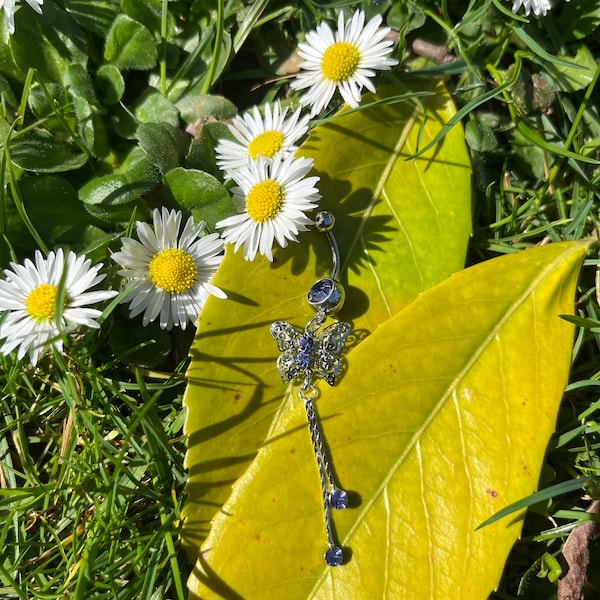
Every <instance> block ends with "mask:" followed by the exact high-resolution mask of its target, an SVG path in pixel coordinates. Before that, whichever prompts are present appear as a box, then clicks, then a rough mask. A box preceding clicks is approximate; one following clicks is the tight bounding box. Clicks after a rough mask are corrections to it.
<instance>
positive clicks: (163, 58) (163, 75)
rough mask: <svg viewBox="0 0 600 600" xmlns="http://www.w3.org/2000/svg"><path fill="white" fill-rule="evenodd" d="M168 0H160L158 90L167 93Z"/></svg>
mask: <svg viewBox="0 0 600 600" xmlns="http://www.w3.org/2000/svg"><path fill="white" fill-rule="evenodd" d="M168 7H169V0H163V1H162V14H161V18H160V91H161V94H162V95H163V96H165V97H166V95H167V18H168V16H169V10H168Z"/></svg>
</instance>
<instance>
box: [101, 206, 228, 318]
mask: <svg viewBox="0 0 600 600" xmlns="http://www.w3.org/2000/svg"><path fill="white" fill-rule="evenodd" d="M182 218H183V215H182V213H181V211H176V210H171V211H169V210H168V209H167V208H165V207H163V208H162V210H158V209H155V210H154V212H153V213H152V221H153V227H151V226H150V225H148V224H147V223H142V222H138V223H136V229H137V232H138V237H139V238H140V241H139V242H138V241H137V240H133V239H131V238H123V239H122V240H121V242H122V244H121V250H120V251H119V252H115V253H114V254H113V255H112V259H113V260H114V261H115V262H117V263H118V264H119V265H121V266H122V267H123V269H121V270H120V271H118V272H119V274H120V275H122V276H123V277H125V278H126V279H128V280H129V282H132V283H134V284H135V285H134V286H133V288H132V289H131V291H130V292H129V294H127V296H126V297H125V298H124V300H123V301H124V302H129V315H130V316H131V317H135V316H137V315H139V314H142V324H143V325H144V326H146V325H148V324H149V323H151V322H152V321H155V320H156V319H158V322H159V325H160V327H161V328H162V329H172V328H173V327H181V328H182V329H185V328H186V326H187V324H188V322H190V321H191V322H192V323H194V322H195V321H196V319H197V317H198V313H199V312H200V310H201V309H202V306H203V305H204V302H205V301H206V298H207V297H208V296H209V295H210V294H212V295H214V296H217V297H218V298H226V295H225V293H224V292H222V291H221V290H220V289H219V288H217V287H215V286H214V285H211V284H210V280H211V279H212V277H213V276H214V274H215V273H216V271H217V269H218V267H219V265H220V264H221V261H222V260H223V240H222V239H221V238H220V237H219V235H218V234H216V233H211V234H209V235H205V236H204V237H201V234H202V231H203V229H204V222H201V223H199V224H196V223H194V219H193V218H192V217H190V218H189V219H188V220H187V221H186V223H185V224H184V226H183V229H181V220H182ZM180 230H181V232H180Z"/></svg>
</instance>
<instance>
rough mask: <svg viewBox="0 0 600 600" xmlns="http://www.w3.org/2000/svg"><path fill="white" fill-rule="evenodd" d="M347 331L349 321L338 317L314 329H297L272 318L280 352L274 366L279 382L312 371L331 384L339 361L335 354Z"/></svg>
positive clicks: (311, 373) (287, 381)
mask: <svg viewBox="0 0 600 600" xmlns="http://www.w3.org/2000/svg"><path fill="white" fill-rule="evenodd" d="M349 334H350V325H348V324H347V323H343V322H342V321H337V322H336V323H333V324H332V325H329V326H328V327H325V329H323V330H322V331H316V332H314V333H312V332H309V331H308V330H307V329H305V330H304V331H301V330H300V329H298V328H296V327H294V326H293V325H291V324H290V323H288V322H286V321H275V323H273V324H272V325H271V335H272V336H273V338H274V339H275V343H276V344H277V349H278V350H279V351H280V352H281V354H280V355H279V357H278V358H277V370H278V371H279V375H280V376H281V379H282V380H283V382H284V383H289V382H290V381H292V380H294V379H296V378H297V377H299V376H301V375H304V376H305V377H309V378H312V376H313V375H314V376H316V377H319V378H320V379H324V380H325V381H326V382H327V383H328V384H329V385H333V384H334V383H335V378H336V375H337V373H338V371H339V369H340V364H341V363H340V359H339V357H338V356H337V355H338V354H339V353H340V351H341V349H342V345H343V343H344V341H345V340H346V338H347V337H348V335H349Z"/></svg>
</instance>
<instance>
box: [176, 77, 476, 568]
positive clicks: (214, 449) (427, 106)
mask: <svg viewBox="0 0 600 600" xmlns="http://www.w3.org/2000/svg"><path fill="white" fill-rule="evenodd" d="M423 85H425V86H426V87H425V88H423ZM413 89H414V91H419V90H420V91H421V92H422V91H423V90H425V91H426V92H428V93H430V94H433V93H434V92H435V95H431V96H429V97H426V98H421V100H422V102H423V105H422V106H423V107H424V110H425V111H426V112H427V118H424V115H423V110H422V109H421V108H418V107H417V106H416V105H415V104H413V103H412V102H404V103H396V104H392V105H388V106H385V105H381V104H380V105H378V106H375V107H373V108H370V109H368V110H365V111H361V112H354V113H347V112H343V113H342V114H341V115H340V116H338V117H336V118H335V119H333V120H332V121H330V122H329V123H327V124H325V125H322V126H319V127H317V128H315V129H314V130H313V131H312V133H311V135H310V136H309V138H308V140H307V142H306V143H305V144H304V145H303V147H302V148H301V152H302V153H303V154H305V155H310V156H312V157H313V158H314V165H315V171H316V172H317V173H318V174H319V176H320V177H321V181H320V182H319V189H320V191H321V194H322V195H323V200H322V203H321V206H322V207H323V208H326V209H328V210H332V211H333V212H334V214H335V216H336V219H337V221H336V227H335V235H336V238H337V240H338V244H339V247H340V252H341V255H342V259H343V265H342V277H343V280H344V285H345V288H346V290H347V301H346V305H345V307H344V310H343V311H342V312H341V313H340V315H339V316H340V318H342V319H344V320H347V321H352V324H353V327H354V331H355V332H356V334H357V338H358V339H362V338H363V337H365V336H366V335H368V334H369V333H371V332H372V331H374V330H375V329H376V328H377V326H378V325H379V324H380V323H382V322H383V321H385V320H386V319H388V318H389V317H390V316H391V315H393V314H395V313H396V312H397V311H398V310H399V309H401V308H402V307H403V306H405V305H406V304H407V303H409V302H410V301H411V300H413V299H414V298H415V297H416V296H417V295H418V294H419V292H421V291H422V290H424V289H427V288H428V287H430V286H431V285H434V284H435V283H437V282H439V281H442V280H443V279H445V278H446V277H448V276H449V275H450V274H451V273H453V272H455V271H457V270H460V269H461V268H462V267H463V265H464V258H465V253H466V247H467V243H468V238H469V235H470V231H471V223H470V218H471V206H470V165H469V160H468V156H467V152H466V149H465V145H464V139H463V133H462V129H461V128H460V127H456V128H455V129H453V130H452V131H451V132H450V133H449V134H448V135H447V136H446V137H445V138H444V142H443V143H442V144H441V145H440V146H439V147H437V148H436V149H435V150H432V151H431V152H429V153H427V154H425V155H423V156H420V157H419V158H418V159H416V160H414V161H412V160H410V161H409V160H407V158H408V157H410V156H411V155H412V154H413V153H414V152H415V151H416V150H417V138H420V144H421V145H422V146H423V145H425V144H427V143H428V142H429V141H431V140H432V139H433V138H434V137H435V135H436V134H437V133H438V132H439V130H440V128H441V126H442V125H443V124H444V123H445V122H447V121H448V120H449V119H450V118H451V117H452V116H453V115H454V114H455V111H454V107H453V105H452V103H451V102H450V100H449V97H448V95H447V92H446V91H445V89H444V88H443V86H441V85H437V84H435V83H433V84H432V83H427V84H419V85H417V84H415V86H414V88H413ZM406 92H407V89H405V88H399V87H396V86H387V87H385V88H383V89H382V90H381V91H380V93H379V94H378V96H369V97H367V98H365V101H369V100H382V99H386V98H388V99H389V98H390V97H392V96H395V95H398V94H405V93H406ZM274 254H275V261H274V262H273V263H272V264H271V263H269V262H268V261H267V260H265V259H264V258H262V257H258V258H257V259H256V260H255V261H253V262H252V263H247V262H245V261H244V260H243V256H242V255H241V253H239V254H234V253H233V252H232V251H231V248H229V249H228V250H227V253H226V256H225V260H224V262H223V264H222V265H221V267H220V269H219V271H218V273H217V276H216V277H215V279H214V283H215V284H216V285H218V286H220V287H221V288H223V289H224V290H225V291H226V292H227V294H228V296H229V299H228V300H226V301H223V300H218V299H214V298H211V299H209V300H208V302H207V303H206V306H205V308H204V310H203V312H202V315H201V319H200V323H199V327H198V332H197V335H196V339H195V342H194V345H193V347H192V363H191V365H190V368H189V370H188V373H187V375H188V381H189V385H188V388H187V390H186V394H185V405H186V407H187V409H188V414H187V421H186V428H185V431H186V433H187V434H188V435H189V446H188V453H187V456H186V466H187V467H188V469H189V483H188V485H187V494H188V499H187V503H186V506H185V508H184V516H185V526H184V531H183V536H184V541H185V542H186V544H187V545H188V546H190V554H191V556H192V557H195V556H196V555H197V552H198V549H199V546H200V543H201V542H202V540H203V538H204V536H205V535H206V533H207V532H208V530H209V525H210V520H211V519H212V517H213V516H214V514H215V513H216V512H217V510H218V509H219V507H220V506H221V505H222V504H223V502H224V501H225V500H226V499H227V497H228V496H229V493H230V487H231V485H232V484H233V483H234V481H235V480H236V479H237V477H239V476H240V475H241V474H242V473H243V472H244V470H245V468H246V467H247V466H248V464H249V463H250V461H251V460H252V459H253V458H254V456H255V455H256V452H257V450H258V448H259V447H260V446H261V445H262V443H263V442H264V439H265V436H266V434H267V432H268V430H269V427H270V424H271V421H272V419H273V416H274V415H275V413H276V411H277V410H278V408H279V406H280V404H281V402H282V398H283V396H284V394H285V386H283V385H282V383H281V379H280V377H279V375H278V373H277V370H276V369H275V359H276V357H277V350H276V347H275V343H274V341H273V338H272V337H271V335H270V333H269V326H270V324H271V323H272V322H273V321H275V320H278V319H285V320H288V321H291V322H292V323H294V324H296V325H298V326H300V327H302V326H304V325H305V324H306V322H307V321H308V319H310V318H311V316H312V315H313V311H312V309H311V308H310V307H309V306H308V304H307V303H306V301H305V298H306V293H307V291H308V289H309V287H310V285H311V284H312V283H313V282H314V281H315V279H316V278H318V277H321V276H323V275H327V274H328V273H329V270H330V269H331V262H330V250H329V247H328V244H327V241H326V239H325V238H324V236H323V235H322V234H319V233H315V232H309V233H305V234H302V235H301V237H300V243H298V244H291V246H290V247H288V248H287V249H285V250H277V251H276V252H275V253H274Z"/></svg>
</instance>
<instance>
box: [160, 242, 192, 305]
mask: <svg viewBox="0 0 600 600" xmlns="http://www.w3.org/2000/svg"><path fill="white" fill-rule="evenodd" d="M148 272H149V274H150V281H151V282H152V283H153V284H154V285H155V286H156V287H157V288H159V289H161V290H162V291H163V292H168V293H169V294H181V293H182V292H185V291H187V290H189V289H190V288H191V287H192V285H193V283H194V281H195V280H196V277H197V275H198V268H197V267H196V263H195V261H194V259H193V257H192V255H191V254H189V253H188V252H185V251H184V250H180V249H179V248H169V249H167V250H161V251H160V252H158V253H157V254H155V255H154V256H153V257H152V260H151V261H150V264H149V265H148Z"/></svg>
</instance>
